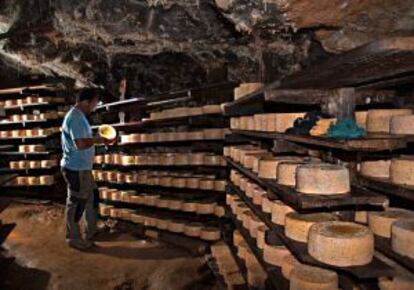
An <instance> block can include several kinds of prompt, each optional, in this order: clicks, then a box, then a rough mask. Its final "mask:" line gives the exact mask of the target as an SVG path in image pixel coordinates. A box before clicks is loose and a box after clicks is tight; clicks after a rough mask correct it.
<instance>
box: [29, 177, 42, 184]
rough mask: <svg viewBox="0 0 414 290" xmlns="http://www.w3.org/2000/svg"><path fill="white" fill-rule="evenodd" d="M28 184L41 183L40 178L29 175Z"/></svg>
mask: <svg viewBox="0 0 414 290" xmlns="http://www.w3.org/2000/svg"><path fill="white" fill-rule="evenodd" d="M27 184H28V185H39V184H40V178H39V177H38V176H28V177H27Z"/></svg>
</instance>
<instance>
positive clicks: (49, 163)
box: [40, 160, 58, 168]
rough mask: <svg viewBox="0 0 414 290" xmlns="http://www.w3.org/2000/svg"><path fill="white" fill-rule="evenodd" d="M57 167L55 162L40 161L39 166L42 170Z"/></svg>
mask: <svg viewBox="0 0 414 290" xmlns="http://www.w3.org/2000/svg"><path fill="white" fill-rule="evenodd" d="M57 165H58V162H57V160H42V161H41V162H40V166H41V167H42V168H50V167H54V166H57Z"/></svg>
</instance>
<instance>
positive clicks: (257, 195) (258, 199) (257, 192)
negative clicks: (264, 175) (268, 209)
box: [253, 188, 266, 206]
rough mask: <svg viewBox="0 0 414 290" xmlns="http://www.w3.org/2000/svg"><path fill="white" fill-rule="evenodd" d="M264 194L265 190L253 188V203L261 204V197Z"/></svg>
mask: <svg viewBox="0 0 414 290" xmlns="http://www.w3.org/2000/svg"><path fill="white" fill-rule="evenodd" d="M264 196H266V191H264V190H263V189H261V188H257V189H255V190H253V203H254V204H255V205H258V206H261V205H262V202H263V197H264Z"/></svg>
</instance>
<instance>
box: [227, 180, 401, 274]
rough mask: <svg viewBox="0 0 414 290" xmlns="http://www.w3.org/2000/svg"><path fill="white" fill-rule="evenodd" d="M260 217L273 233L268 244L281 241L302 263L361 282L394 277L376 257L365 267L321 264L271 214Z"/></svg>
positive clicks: (241, 194) (303, 244)
mask: <svg viewBox="0 0 414 290" xmlns="http://www.w3.org/2000/svg"><path fill="white" fill-rule="evenodd" d="M232 189H233V193H235V194H236V195H238V196H239V197H240V198H241V199H242V200H243V201H244V202H245V203H246V205H247V206H249V207H250V208H251V209H252V210H253V211H254V212H257V211H260V209H258V208H257V206H256V205H254V204H253V203H252V202H251V201H250V200H249V199H248V197H247V196H246V195H245V194H244V193H243V192H242V191H241V190H239V189H238V188H237V187H233V188H232ZM258 217H259V218H261V219H263V220H262V221H263V222H265V224H266V225H267V226H268V227H269V228H270V232H271V233H272V237H269V235H268V236H267V237H266V240H267V242H269V243H270V244H279V243H280V241H281V242H282V243H283V244H284V245H285V246H286V247H287V248H288V249H289V250H290V251H291V253H292V254H293V255H294V256H295V257H296V258H297V259H298V260H299V261H300V262H301V263H304V264H307V265H311V266H316V267H320V268H326V269H330V270H334V271H336V272H338V273H339V274H343V275H347V276H352V277H353V278H356V279H359V280H364V279H371V278H378V277H384V276H392V275H393V269H392V268H391V267H389V266H388V265H387V264H385V263H384V262H382V261H381V260H379V259H378V258H376V257H374V258H373V260H372V262H371V263H369V264H367V265H364V266H352V267H336V266H332V265H327V264H324V263H321V262H319V261H317V260H316V259H314V258H313V257H312V256H310V255H309V253H308V249H307V244H306V243H301V242H297V241H294V240H292V239H290V238H288V237H286V236H285V233H284V227H283V226H279V225H276V224H274V223H273V222H272V221H271V216H270V214H266V213H263V214H261V215H259V216H258Z"/></svg>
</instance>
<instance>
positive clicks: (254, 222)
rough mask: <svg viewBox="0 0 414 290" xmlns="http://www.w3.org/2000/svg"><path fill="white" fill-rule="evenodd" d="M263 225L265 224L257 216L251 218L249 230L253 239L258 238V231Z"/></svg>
mask: <svg viewBox="0 0 414 290" xmlns="http://www.w3.org/2000/svg"><path fill="white" fill-rule="evenodd" d="M263 225H264V223H263V222H262V221H261V220H260V219H259V218H258V217H257V216H256V215H254V214H252V215H251V216H250V220H249V223H248V229H249V233H250V236H252V237H253V238H257V231H258V229H259V227H261V226H263Z"/></svg>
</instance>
